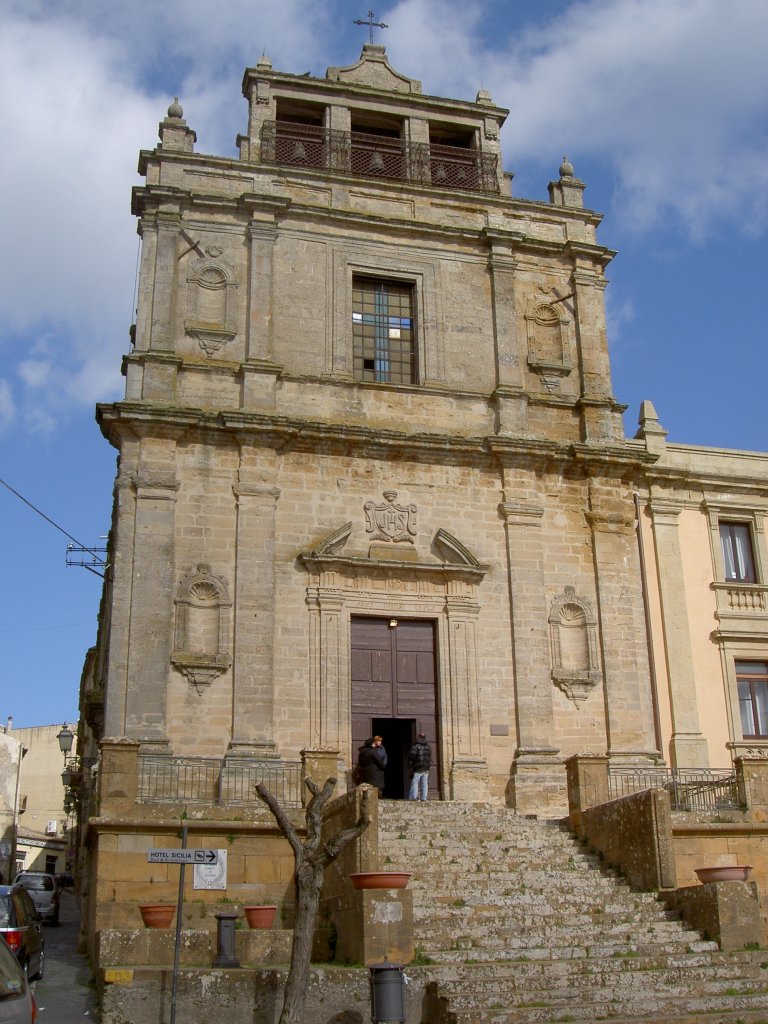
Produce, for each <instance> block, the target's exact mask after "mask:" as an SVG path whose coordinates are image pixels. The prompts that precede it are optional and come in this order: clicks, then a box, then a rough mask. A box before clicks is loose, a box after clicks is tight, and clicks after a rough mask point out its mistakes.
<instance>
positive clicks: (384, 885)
mask: <svg viewBox="0 0 768 1024" xmlns="http://www.w3.org/2000/svg"><path fill="white" fill-rule="evenodd" d="M349 877H350V879H351V881H352V885H353V886H354V887H355V888H356V889H404V888H405V887H406V885H408V879H409V878H410V877H411V874H410V872H409V871H356V872H355V873H354V874H351V875H350V876H349Z"/></svg>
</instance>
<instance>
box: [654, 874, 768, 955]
mask: <svg viewBox="0 0 768 1024" xmlns="http://www.w3.org/2000/svg"><path fill="white" fill-rule="evenodd" d="M664 902H665V903H666V904H667V906H668V907H670V908H671V909H672V910H676V911H677V912H678V913H679V914H681V915H682V917H683V918H684V919H685V920H686V921H687V922H688V924H690V925H691V926H692V927H694V928H696V929H697V930H698V931H700V932H702V933H703V935H704V937H705V938H708V939H714V940H715V941H717V942H719V944H720V948H721V949H723V950H734V949H744V948H746V947H748V946H752V945H759V946H765V945H766V943H768V927H766V919H765V914H764V913H763V911H762V908H761V906H760V898H759V896H758V893H757V886H756V885H755V883H754V882H707V884H706V885H691V886H685V887H683V888H680V889H675V890H674V891H673V892H669V893H665V894H664Z"/></svg>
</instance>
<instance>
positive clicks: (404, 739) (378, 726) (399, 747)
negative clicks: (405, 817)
mask: <svg viewBox="0 0 768 1024" xmlns="http://www.w3.org/2000/svg"><path fill="white" fill-rule="evenodd" d="M371 725H372V727H373V734H374V736H381V738H382V740H383V742H384V749H385V750H386V752H387V770H386V772H385V783H384V799H385V800H405V799H406V798H407V796H408V789H409V787H410V784H411V779H410V770H409V765H408V752H409V751H410V749H411V746H412V744H413V742H414V740H415V739H416V719H415V718H374V719H372V720H371Z"/></svg>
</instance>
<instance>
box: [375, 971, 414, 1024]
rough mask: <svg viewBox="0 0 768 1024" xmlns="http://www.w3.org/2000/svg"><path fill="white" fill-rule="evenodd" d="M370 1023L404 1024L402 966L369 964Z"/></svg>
mask: <svg viewBox="0 0 768 1024" xmlns="http://www.w3.org/2000/svg"><path fill="white" fill-rule="evenodd" d="M368 970H369V971H370V973H371V1021H372V1022H373V1024H405V976H404V974H403V967H402V964H393V963H390V962H389V960H384V962H383V963H380V964H371V966H370V967H369V968H368Z"/></svg>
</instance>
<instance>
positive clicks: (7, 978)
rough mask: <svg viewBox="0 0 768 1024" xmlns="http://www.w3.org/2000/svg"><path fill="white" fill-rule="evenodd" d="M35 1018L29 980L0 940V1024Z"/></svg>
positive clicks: (18, 1023) (29, 1021)
mask: <svg viewBox="0 0 768 1024" xmlns="http://www.w3.org/2000/svg"><path fill="white" fill-rule="evenodd" d="M5 888H6V889H7V888H8V886H5ZM36 1020H37V1004H36V1003H35V997H34V996H33V995H32V990H31V989H30V987H29V981H28V979H27V977H26V975H25V974H24V971H22V969H21V968H20V967H19V964H18V961H17V960H16V957H15V956H14V955H13V953H11V951H10V949H8V948H7V947H6V945H5V943H3V942H0V1024H34V1022H35V1021H36Z"/></svg>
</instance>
